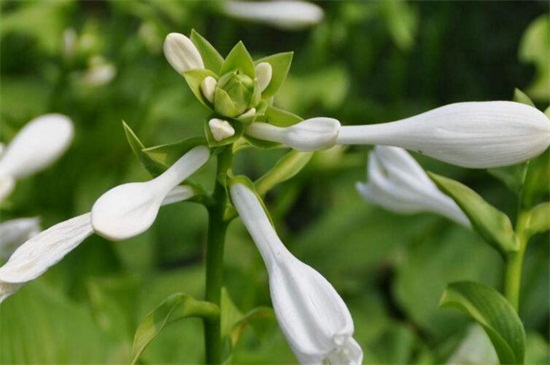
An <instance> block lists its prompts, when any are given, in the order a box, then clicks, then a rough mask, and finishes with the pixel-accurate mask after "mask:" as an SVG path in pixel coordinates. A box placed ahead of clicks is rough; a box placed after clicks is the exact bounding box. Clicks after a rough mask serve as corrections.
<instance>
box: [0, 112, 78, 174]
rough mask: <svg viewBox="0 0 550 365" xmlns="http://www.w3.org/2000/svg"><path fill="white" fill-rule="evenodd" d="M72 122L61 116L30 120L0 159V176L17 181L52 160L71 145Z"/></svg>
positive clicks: (42, 167) (50, 162)
mask: <svg viewBox="0 0 550 365" xmlns="http://www.w3.org/2000/svg"><path fill="white" fill-rule="evenodd" d="M73 135H74V128H73V123H72V122H71V120H70V119H69V118H68V117H66V116H64V115H61V114H46V115H43V116H40V117H38V118H35V119H33V120H31V121H30V122H29V123H27V124H26V125H25V126H24V127H23V129H21V131H20V132H19V133H18V134H17V135H16V136H15V138H14V139H13V140H12V141H11V142H10V144H9V145H8V147H7V148H6V150H5V151H4V153H3V155H2V157H1V159H0V176H10V177H12V178H14V179H20V178H22V177H26V176H28V175H32V174H34V173H37V172H39V171H41V170H43V169H44V168H46V167H47V166H49V165H51V164H52V163H53V162H54V161H56V160H57V159H58V158H59V157H60V156H61V154H63V152H65V150H66V149H67V147H68V146H69V144H70V143H71V141H72V139H73Z"/></svg>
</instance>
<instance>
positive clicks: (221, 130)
mask: <svg viewBox="0 0 550 365" xmlns="http://www.w3.org/2000/svg"><path fill="white" fill-rule="evenodd" d="M208 126H209V127H210V132H212V136H213V137H214V139H215V140H216V141H217V142H219V141H221V140H224V139H226V138H228V137H231V136H233V135H234V134H235V129H234V128H233V127H232V126H231V124H229V122H227V121H226V120H222V119H218V118H212V119H210V121H209V122H208Z"/></svg>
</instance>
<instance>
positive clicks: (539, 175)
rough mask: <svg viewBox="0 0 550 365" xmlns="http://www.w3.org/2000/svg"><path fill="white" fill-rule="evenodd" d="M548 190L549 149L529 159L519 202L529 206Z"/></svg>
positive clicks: (549, 178)
mask: <svg viewBox="0 0 550 365" xmlns="http://www.w3.org/2000/svg"><path fill="white" fill-rule="evenodd" d="M549 192H550V149H547V150H546V151H545V152H544V153H543V154H542V155H540V156H539V157H537V158H535V159H534V160H531V161H529V164H528V166H527V174H526V176H525V184H524V186H523V191H522V197H521V202H522V205H523V207H524V208H531V207H532V206H534V205H535V204H537V203H538V202H539V201H540V200H541V199H542V198H544V197H547V196H548V194H549Z"/></svg>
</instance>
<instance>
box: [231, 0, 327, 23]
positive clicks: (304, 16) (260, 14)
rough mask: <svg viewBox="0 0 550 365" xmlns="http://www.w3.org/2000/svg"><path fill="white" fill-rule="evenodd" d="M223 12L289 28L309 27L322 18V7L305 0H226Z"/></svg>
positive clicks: (244, 18) (240, 17)
mask: <svg viewBox="0 0 550 365" xmlns="http://www.w3.org/2000/svg"><path fill="white" fill-rule="evenodd" d="M224 12H225V13H226V14H227V15H230V16H234V17H236V18H239V19H243V20H250V21H257V22H263V23H266V24H270V25H273V26H275V27H278V28H282V29H289V30H293V29H300V28H305V27H310V26H313V25H315V24H317V23H319V22H320V21H321V20H322V19H323V9H321V8H320V7H319V6H317V5H315V4H313V3H308V2H305V1H283V0H281V1H227V2H226V3H225V8H224Z"/></svg>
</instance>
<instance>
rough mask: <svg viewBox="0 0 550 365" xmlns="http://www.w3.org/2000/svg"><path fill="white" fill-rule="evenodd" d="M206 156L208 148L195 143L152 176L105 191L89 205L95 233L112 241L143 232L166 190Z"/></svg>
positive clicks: (163, 197) (148, 225) (187, 174)
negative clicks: (164, 169) (158, 174)
mask: <svg viewBox="0 0 550 365" xmlns="http://www.w3.org/2000/svg"><path fill="white" fill-rule="evenodd" d="M209 157H210V150H209V149H208V147H206V146H197V147H194V148H193V149H191V150H190V151H189V152H187V153H186V154H185V155H183V156H182V157H181V158H180V159H179V160H177V161H176V162H175V163H174V164H173V165H172V166H170V168H169V169H168V170H166V171H165V172H164V173H163V174H162V175H160V176H158V177H156V178H155V179H153V180H150V181H147V182H143V183H129V184H123V185H119V186H117V187H115V188H113V189H111V190H109V191H108V192H106V193H105V194H103V195H102V196H101V197H100V198H99V199H98V200H97V201H96V202H95V204H94V206H93V207H92V226H93V227H94V230H95V232H96V233H97V234H99V235H101V236H103V237H105V238H107V239H110V240H115V241H116V240H123V239H126V238H130V237H133V236H135V235H138V234H140V233H142V232H144V231H145V230H147V229H148V228H149V227H151V225H152V224H153V222H154V221H155V218H156V217H157V213H158V210H159V208H160V206H161V205H162V202H163V200H164V199H165V198H166V196H167V195H168V194H169V193H170V191H171V190H172V189H174V188H175V187H176V186H178V185H179V184H181V183H182V182H183V181H184V180H185V179H187V178H188V177H189V176H191V175H192V174H193V173H195V172H196V171H197V170H198V169H200V168H201V167H202V166H203V165H204V164H205V163H206V162H207V161H208V158H209Z"/></svg>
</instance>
